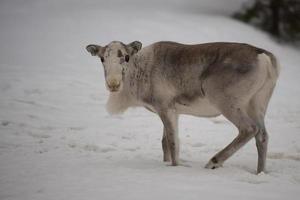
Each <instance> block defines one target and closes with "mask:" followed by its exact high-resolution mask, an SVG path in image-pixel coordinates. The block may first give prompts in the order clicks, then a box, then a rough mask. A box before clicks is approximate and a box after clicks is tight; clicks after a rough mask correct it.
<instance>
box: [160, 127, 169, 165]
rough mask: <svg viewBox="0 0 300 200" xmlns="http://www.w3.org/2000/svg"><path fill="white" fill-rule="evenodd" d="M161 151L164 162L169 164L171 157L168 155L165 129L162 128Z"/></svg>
mask: <svg viewBox="0 0 300 200" xmlns="http://www.w3.org/2000/svg"><path fill="white" fill-rule="evenodd" d="M161 143H162V149H163V153H164V162H169V161H171V157H170V156H171V155H170V150H169V146H168V141H167V132H166V129H165V128H164V133H163V137H162V141H161Z"/></svg>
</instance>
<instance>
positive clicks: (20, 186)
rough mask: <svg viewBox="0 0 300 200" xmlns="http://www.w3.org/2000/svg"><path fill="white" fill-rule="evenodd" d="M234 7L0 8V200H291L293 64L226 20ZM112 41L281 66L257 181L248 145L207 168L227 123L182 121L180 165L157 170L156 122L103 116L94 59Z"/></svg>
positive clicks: (298, 180) (297, 120) (298, 153)
mask: <svg viewBox="0 0 300 200" xmlns="http://www.w3.org/2000/svg"><path fill="white" fill-rule="evenodd" d="M241 2H244V1H239V0H227V1H217V0H212V1H210V0H201V1H196V0H188V1H179V0H176V1H171V0H168V1H159V0H154V1H137V0H135V1H121V0H118V1H117V0H114V1H108V2H107V1H96V0H86V1H80V0H74V1H70V0H47V1H38V0H27V1H25V0H23V1H22V0H20V1H16V0H10V1H9V0H2V1H1V2H0V27H1V32H0V47H1V49H0V91H1V95H0V199H1V200H35V199H37V200H40V199H42V200H53V199H55V200H66V199H72V200H77V199H78V200H82V199H88V200H93V199H101V200H109V199H111V200H116V199H125V200H127V199H128V200H129V199H130V200H134V199H189V200H190V199H207V198H208V199H210V200H214V199H237V198H239V199H264V200H266V199H272V200H274V199H296V198H297V197H298V196H299V195H300V142H299V141H300V132H299V130H300V101H299V95H300V87H299V83H300V81H299V74H300V68H299V63H300V56H299V55H300V54H299V50H296V49H293V48H291V47H289V46H285V45H279V44H277V43H275V42H274V41H272V40H271V39H270V38H269V37H268V35H266V34H265V33H263V32H261V31H259V30H256V29H255V28H253V27H250V26H247V25H245V24H242V23H240V22H237V21H234V20H232V19H230V18H229V17H226V16H225V15H228V14H229V13H231V12H233V10H236V9H237V8H238V7H240V5H241ZM112 40H120V41H123V42H128V43H129V42H131V41H134V40H140V41H142V42H143V44H144V46H146V45H148V44H150V43H152V42H155V41H159V40H173V41H178V42H184V43H202V42H212V41H236V42H246V43H251V44H254V45H257V46H260V47H262V48H266V49H268V50H271V51H272V52H274V53H275V54H276V55H277V56H278V58H279V60H280V62H281V66H282V70H281V76H280V80H279V82H278V86H277V88H276V90H275V93H274V95H273V98H272V100H271V103H270V106H269V110H268V115H267V118H266V125H267V128H268V130H269V133H270V145H269V152H268V162H267V170H268V172H267V173H266V174H260V175H255V170H256V164H257V153H256V148H255V143H254V141H251V142H249V144H247V145H246V146H245V147H244V148H243V149H241V150H240V151H239V152H237V153H236V154H235V155H234V156H233V157H232V158H230V159H229V160H228V161H227V162H226V163H225V164H224V167H223V168H220V169H217V170H208V169H204V165H205V163H206V162H207V161H208V160H209V158H210V157H212V156H213V155H214V154H215V153H216V152H217V151H219V150H220V149H222V148H223V147H224V146H225V145H227V144H228V143H229V142H230V141H231V140H232V139H233V138H234V137H235V135H236V134H237V131H236V129H235V128H234V126H233V125H232V124H230V123H229V122H228V121H227V120H226V119H225V118H224V117H218V118H211V119H207V118H195V117H191V116H181V118H180V140H181V159H182V165H181V166H178V167H171V166H168V165H167V164H166V163H163V162H162V150H161V136H162V124H161V122H160V120H159V118H158V117H157V116H155V115H154V114H152V113H150V112H148V111H146V110H145V109H143V108H137V109H130V110H129V111H128V112H127V113H126V114H124V115H123V116H114V117H112V116H109V115H108V114H107V112H106V111H105V103H106V100H107V97H108V92H107V91H106V90H105V87H104V79H103V70H102V66H101V64H100V61H99V60H98V59H96V58H95V57H91V56H90V55H89V54H88V53H87V52H86V51H85V49H84V48H85V46H86V45H87V44H90V43H99V44H107V43H108V42H110V41H112Z"/></svg>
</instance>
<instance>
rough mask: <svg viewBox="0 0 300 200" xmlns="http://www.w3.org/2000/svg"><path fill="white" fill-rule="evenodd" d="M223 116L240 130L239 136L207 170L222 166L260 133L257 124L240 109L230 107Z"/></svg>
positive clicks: (210, 163) (214, 158) (208, 164)
mask: <svg viewBox="0 0 300 200" xmlns="http://www.w3.org/2000/svg"><path fill="white" fill-rule="evenodd" d="M222 114H223V115H224V116H225V117H226V118H227V119H229V120H230V121H231V122H232V123H233V124H234V125H235V126H236V127H237V128H238V130H239V134H238V136H237V137H236V138H235V139H234V140H233V141H232V142H231V143H230V144H229V145H228V146H226V147H225V148H224V149H223V150H221V151H220V152H218V153H217V154H216V155H215V156H214V157H212V158H211V159H210V161H209V162H208V163H207V164H206V166H205V167H206V168H210V169H215V168H218V167H220V166H222V164H223V163H224V162H225V161H226V160H227V159H228V158H229V157H230V156H232V155H233V154H234V153H235V152H236V151H238V150H239V149H240V148H241V147H242V146H244V145H245V144H246V143H247V142H248V141H249V140H250V139H252V138H253V137H254V136H255V135H256V134H257V132H258V130H259V128H258V126H257V124H256V123H255V122H254V121H253V120H252V119H251V118H250V117H249V116H248V115H247V113H246V112H245V111H244V110H242V109H241V108H239V107H234V106H230V107H229V108H228V107H227V108H226V109H224V110H223V111H222Z"/></svg>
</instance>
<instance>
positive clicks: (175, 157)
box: [159, 109, 179, 166]
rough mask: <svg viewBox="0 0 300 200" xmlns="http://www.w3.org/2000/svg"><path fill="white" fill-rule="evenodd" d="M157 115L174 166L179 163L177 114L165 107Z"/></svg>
mask: <svg viewBox="0 0 300 200" xmlns="http://www.w3.org/2000/svg"><path fill="white" fill-rule="evenodd" d="M159 116H160V118H161V120H162V122H163V124H164V132H165V134H164V135H165V141H166V142H165V143H167V145H165V146H167V147H168V148H166V149H168V150H169V153H170V155H171V161H172V165H173V166H176V165H178V163H179V139H178V115H177V113H176V112H175V110H171V109H167V110H165V111H162V112H160V114H159ZM163 143H164V142H163ZM163 146H164V145H163ZM163 148H164V147H163ZM164 153H165V152H164ZM165 155H167V154H165Z"/></svg>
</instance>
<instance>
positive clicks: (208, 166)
mask: <svg viewBox="0 0 300 200" xmlns="http://www.w3.org/2000/svg"><path fill="white" fill-rule="evenodd" d="M219 167H222V163H219V162H218V160H217V159H216V158H215V157H214V158H212V159H210V161H209V162H208V163H207V164H206V165H205V168H206V169H216V168H219Z"/></svg>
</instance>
